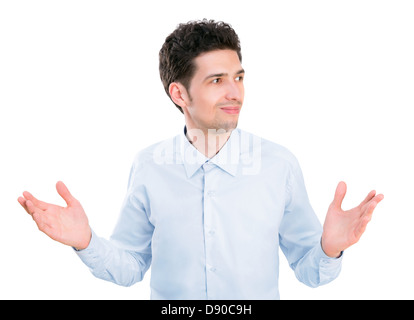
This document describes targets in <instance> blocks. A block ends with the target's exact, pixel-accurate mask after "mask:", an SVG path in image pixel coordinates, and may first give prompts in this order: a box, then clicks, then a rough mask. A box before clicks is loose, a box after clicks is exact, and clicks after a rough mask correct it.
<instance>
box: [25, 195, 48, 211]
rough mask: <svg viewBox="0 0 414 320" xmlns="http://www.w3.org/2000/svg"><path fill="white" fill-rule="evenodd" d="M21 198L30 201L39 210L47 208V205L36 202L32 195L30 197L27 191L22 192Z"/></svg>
mask: <svg viewBox="0 0 414 320" xmlns="http://www.w3.org/2000/svg"><path fill="white" fill-rule="evenodd" d="M23 197H25V198H26V200H30V201H31V202H32V203H33V204H34V205H35V206H36V207H38V208H39V209H42V210H46V209H47V208H48V206H49V204H48V203H46V202H43V201H40V200H38V199H37V198H36V197H35V196H34V195H32V194H31V193H30V192H28V191H25V192H23Z"/></svg>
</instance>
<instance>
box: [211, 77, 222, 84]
mask: <svg viewBox="0 0 414 320" xmlns="http://www.w3.org/2000/svg"><path fill="white" fill-rule="evenodd" d="M220 82H221V78H216V79H214V80H213V81H212V83H215V84H217V83H220Z"/></svg>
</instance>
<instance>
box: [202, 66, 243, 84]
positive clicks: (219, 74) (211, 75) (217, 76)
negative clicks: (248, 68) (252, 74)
mask: <svg viewBox="0 0 414 320" xmlns="http://www.w3.org/2000/svg"><path fill="white" fill-rule="evenodd" d="M244 73H245V71H244V69H241V70H239V71H237V72H236V74H235V75H240V74H244ZM228 75H229V74H228V73H215V74H210V75H209V76H207V77H206V78H205V79H204V81H206V80H208V79H210V78H221V77H227V76H228Z"/></svg>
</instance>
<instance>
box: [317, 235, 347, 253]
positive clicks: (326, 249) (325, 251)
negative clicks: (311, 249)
mask: <svg viewBox="0 0 414 320" xmlns="http://www.w3.org/2000/svg"><path fill="white" fill-rule="evenodd" d="M321 248H322V251H323V252H324V253H325V254H326V255H327V256H328V257H329V258H339V257H341V256H342V252H343V251H342V250H336V249H334V248H329V246H324V242H323V237H322V238H321Z"/></svg>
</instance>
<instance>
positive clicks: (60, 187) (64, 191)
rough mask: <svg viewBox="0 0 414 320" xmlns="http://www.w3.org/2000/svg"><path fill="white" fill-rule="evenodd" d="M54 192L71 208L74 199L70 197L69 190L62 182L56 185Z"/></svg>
mask: <svg viewBox="0 0 414 320" xmlns="http://www.w3.org/2000/svg"><path fill="white" fill-rule="evenodd" d="M56 190H57V192H58V193H59V195H60V196H61V197H62V198H63V200H65V202H66V204H67V205H68V206H73V205H74V204H75V202H76V199H75V198H74V197H73V196H72V194H71V193H70V192H69V189H68V188H67V187H66V185H65V184H64V183H63V182H62V181H58V182H57V183H56Z"/></svg>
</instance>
